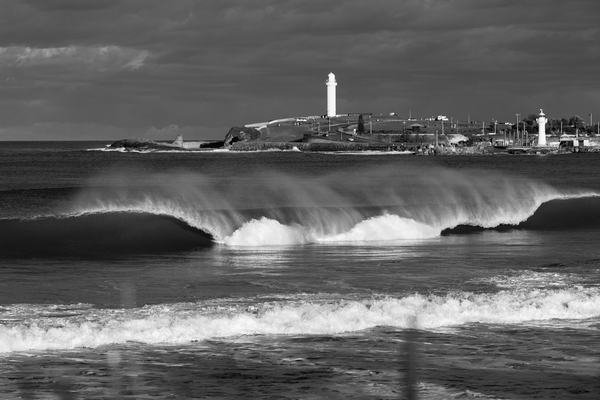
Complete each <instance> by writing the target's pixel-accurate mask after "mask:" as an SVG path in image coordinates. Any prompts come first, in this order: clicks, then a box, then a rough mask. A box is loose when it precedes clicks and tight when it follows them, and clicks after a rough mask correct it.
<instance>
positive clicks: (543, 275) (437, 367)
mask: <svg viewBox="0 0 600 400" xmlns="http://www.w3.org/2000/svg"><path fill="white" fill-rule="evenodd" d="M106 144H107V143H102V142H0V397H1V398H7V399H17V398H29V399H46V398H48V399H56V398H64V399H106V398H131V399H143V398H257V399H267V398H268V399H298V398H302V399H393V398H402V397H406V395H407V393H408V391H409V390H410V388H412V389H413V390H414V391H415V392H416V395H417V396H418V398H420V399H457V398H492V399H494V398H498V399H530V398H539V399H551V398H556V399H598V398H600V245H599V244H600V157H598V155H595V154H572V155H556V156H489V157H468V156H465V157H435V156H410V155H401V154H393V153H385V154H383V153H380V154H376V153H370V154H369V153H363V154H315V153H301V152H263V153H233V152H223V151H220V152H219V151H214V152H195V153H188V152H180V153H177V152H174V153H173V152H172V153H145V154H141V153H121V152H108V151H102V149H103V148H104V146H105V145H106Z"/></svg>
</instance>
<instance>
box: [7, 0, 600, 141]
mask: <svg viewBox="0 0 600 400" xmlns="http://www.w3.org/2000/svg"><path fill="white" fill-rule="evenodd" d="M0 10H1V12H0V140H30V139H37V140H52V139H55V140H57V139H58V140H62V139H75V140H77V139H82V140H84V139H85V140H88V139H121V138H131V137H148V138H155V139H174V138H175V136H176V135H177V134H178V133H182V134H183V135H184V139H222V138H223V137H224V136H225V134H226V133H227V131H228V130H229V128H230V127H231V126H234V125H238V126H239V125H243V124H248V123H253V122H262V121H267V120H269V119H274V118H282V117H290V116H306V115H321V114H325V113H326V86H325V80H326V79H327V74H328V73H329V72H333V73H335V75H336V78H337V81H338V86H337V111H338V113H348V112H364V113H366V112H372V113H374V114H380V113H384V114H388V113H390V112H396V113H397V114H398V115H400V116H404V117H407V116H408V113H409V110H411V112H412V116H413V117H429V116H433V115H439V114H444V115H447V116H448V117H450V116H452V117H453V118H454V119H459V120H466V119H467V118H468V116H470V118H471V119H472V120H486V121H489V120H491V119H492V118H494V119H497V120H500V121H514V120H515V118H516V117H515V114H516V113H521V114H522V115H527V114H530V113H539V109H540V108H543V109H544V112H545V113H546V114H547V116H548V117H549V118H556V117H570V116H573V115H580V116H581V117H582V118H584V120H586V121H588V122H589V114H590V113H593V115H594V121H596V119H597V120H599V121H600V0H568V1H567V0H360V1H343V0H238V1H233V0H208V1H204V0H22V1H16V0H0ZM594 123H595V122H594Z"/></svg>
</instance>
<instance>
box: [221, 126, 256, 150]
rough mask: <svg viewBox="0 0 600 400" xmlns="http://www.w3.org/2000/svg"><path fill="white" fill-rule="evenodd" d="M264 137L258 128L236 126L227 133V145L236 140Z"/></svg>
mask: <svg viewBox="0 0 600 400" xmlns="http://www.w3.org/2000/svg"><path fill="white" fill-rule="evenodd" d="M261 139H264V137H263V133H262V132H261V131H259V130H258V129H256V128H249V127H239V126H234V127H233V128H231V129H230V130H229V132H227V135H225V142H224V143H225V147H229V146H231V145H232V144H233V143H235V142H251V141H256V140H261Z"/></svg>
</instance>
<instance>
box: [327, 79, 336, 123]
mask: <svg viewBox="0 0 600 400" xmlns="http://www.w3.org/2000/svg"><path fill="white" fill-rule="evenodd" d="M325 84H326V85H327V116H328V117H335V116H336V115H337V111H336V109H335V87H336V86H337V82H336V81H335V75H334V74H333V72H330V73H329V76H328V79H327V82H325Z"/></svg>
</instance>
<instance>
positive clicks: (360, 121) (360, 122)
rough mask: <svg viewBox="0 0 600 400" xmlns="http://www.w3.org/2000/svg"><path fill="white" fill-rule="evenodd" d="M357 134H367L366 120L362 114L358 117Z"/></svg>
mask: <svg viewBox="0 0 600 400" xmlns="http://www.w3.org/2000/svg"><path fill="white" fill-rule="evenodd" d="M356 133H358V134H361V135H362V134H363V133H365V119H364V118H363V116H362V114H360V115H359V116H358V126H357V127H356Z"/></svg>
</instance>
